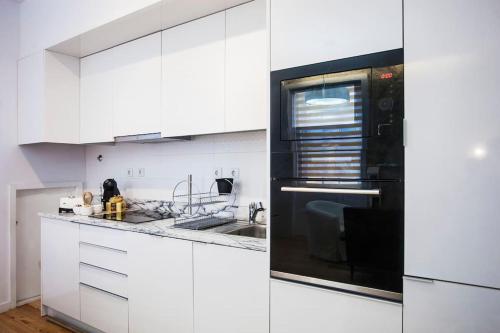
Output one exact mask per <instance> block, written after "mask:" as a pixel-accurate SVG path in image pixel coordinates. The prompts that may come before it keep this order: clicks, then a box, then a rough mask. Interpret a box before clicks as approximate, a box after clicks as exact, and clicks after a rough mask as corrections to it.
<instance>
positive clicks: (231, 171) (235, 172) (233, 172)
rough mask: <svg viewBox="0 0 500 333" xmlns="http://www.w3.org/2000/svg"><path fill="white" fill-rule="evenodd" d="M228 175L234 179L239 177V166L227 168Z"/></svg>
mask: <svg viewBox="0 0 500 333" xmlns="http://www.w3.org/2000/svg"><path fill="white" fill-rule="evenodd" d="M229 177H231V178H234V179H238V178H240V168H231V169H229Z"/></svg>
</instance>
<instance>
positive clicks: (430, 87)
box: [405, 0, 500, 295]
mask: <svg viewBox="0 0 500 333" xmlns="http://www.w3.org/2000/svg"><path fill="white" fill-rule="evenodd" d="M498 13H500V2H498V1H479V2H474V3H472V2H470V3H469V2H467V1H460V5H458V4H457V2H456V1H454V0H441V1H431V0H405V117H406V119H407V144H406V149H405V165H406V167H405V178H406V185H405V214H406V216H405V274H407V275H413V276H420V277H428V278H433V279H437V280H445V281H454V282H461V283H466V284H472V285H482V286H488V287H494V288H500V270H499V269H498V263H499V262H500V246H499V244H498V243H499V235H500V223H499V221H498V219H499V217H498V203H499V198H498V193H497V190H498V188H500V178H499V177H498V171H499V170H500V155H499V154H498V150H499V142H500V132H499V130H498V129H499V128H500V113H499V102H498V98H497V97H496V96H497V95H498V87H499V86H500V77H499V76H498V75H497V74H496V73H497V72H498V70H499V68H500V67H499V64H498V58H499V57H500V46H499V44H498V43H494V42H491V43H490V42H486V41H494V40H498V27H499V23H498ZM473 22H480V23H477V24H474V23H473ZM405 293H406V291H405ZM405 295H406V294H405Z"/></svg>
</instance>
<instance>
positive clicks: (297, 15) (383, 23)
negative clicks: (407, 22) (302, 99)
mask: <svg viewBox="0 0 500 333" xmlns="http://www.w3.org/2000/svg"><path fill="white" fill-rule="evenodd" d="M402 6H403V4H402V1H401V0H379V1H370V0H352V1H343V0H271V69H272V70H279V69H284V68H290V67H296V66H302V65H307V64H313V63H318V62H323V61H329V60H335V59H341V58H347V57H353V56H358V55H363V54H368V53H374V52H380V51H386V50H391V49H396V48H400V47H402V46H403V11H402Z"/></svg>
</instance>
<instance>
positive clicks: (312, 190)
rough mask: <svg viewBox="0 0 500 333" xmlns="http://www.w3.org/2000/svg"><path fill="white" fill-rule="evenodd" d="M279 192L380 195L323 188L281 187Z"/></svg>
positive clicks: (363, 191)
mask: <svg viewBox="0 0 500 333" xmlns="http://www.w3.org/2000/svg"><path fill="white" fill-rule="evenodd" d="M281 192H303V193H333V194H358V195H375V196H377V195H380V189H374V190H356V189H349V188H323V187H289V186H283V187H282V188H281Z"/></svg>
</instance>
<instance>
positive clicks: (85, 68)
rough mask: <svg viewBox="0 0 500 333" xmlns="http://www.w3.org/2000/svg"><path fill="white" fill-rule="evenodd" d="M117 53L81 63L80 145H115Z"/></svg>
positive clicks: (101, 54)
mask: <svg viewBox="0 0 500 333" xmlns="http://www.w3.org/2000/svg"><path fill="white" fill-rule="evenodd" d="M113 66H114V62H113V50H112V49H111V50H107V51H103V52H99V53H96V54H93V55H91V56H88V57H85V58H82V59H81V60H80V143H97V142H110V141H113V116H112V114H113Z"/></svg>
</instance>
